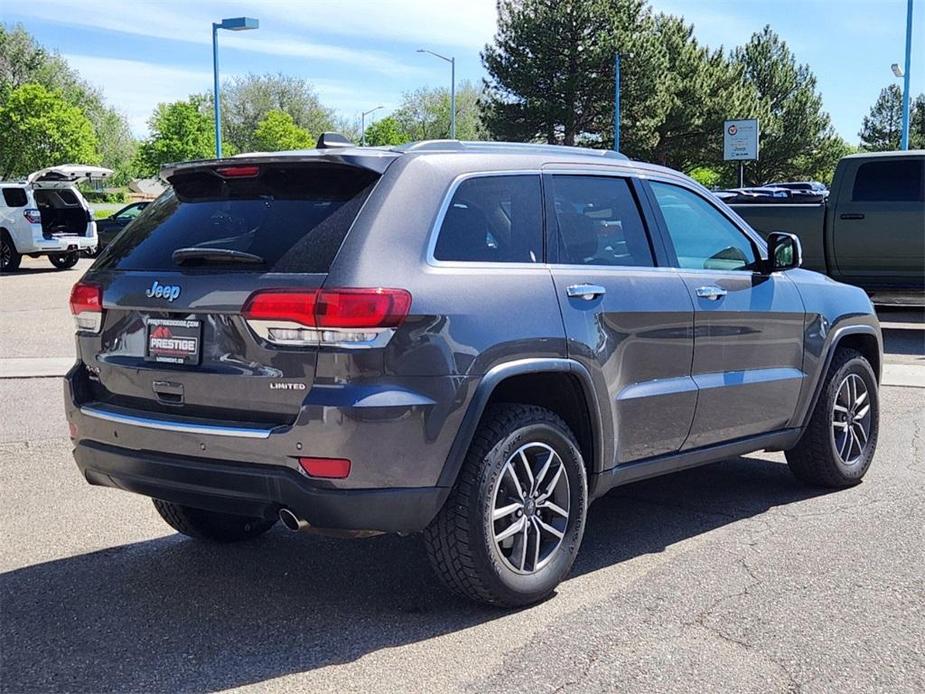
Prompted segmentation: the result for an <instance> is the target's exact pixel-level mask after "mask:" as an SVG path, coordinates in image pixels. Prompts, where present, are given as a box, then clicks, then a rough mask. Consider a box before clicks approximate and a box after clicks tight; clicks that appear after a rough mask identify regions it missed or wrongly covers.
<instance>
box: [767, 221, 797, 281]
mask: <svg viewBox="0 0 925 694" xmlns="http://www.w3.org/2000/svg"><path fill="white" fill-rule="evenodd" d="M802 264H803V248H802V247H801V246H800V239H798V238H797V237H796V236H794V235H793V234H788V233H787V232H784V231H772V232H771V233H770V234H768V260H767V269H768V272H769V273H771V272H779V271H781V270H791V269H793V268H797V267H800V265H802Z"/></svg>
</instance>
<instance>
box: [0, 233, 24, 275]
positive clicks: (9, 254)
mask: <svg viewBox="0 0 925 694" xmlns="http://www.w3.org/2000/svg"><path fill="white" fill-rule="evenodd" d="M21 262H22V255H20V253H19V252H18V251H17V250H16V246H15V245H14V244H13V239H12V238H10V235H9V234H8V233H7V232H6V229H4V230H3V231H0V272H15V271H16V270H18V269H19V264H20V263H21Z"/></svg>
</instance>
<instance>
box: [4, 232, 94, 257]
mask: <svg viewBox="0 0 925 694" xmlns="http://www.w3.org/2000/svg"><path fill="white" fill-rule="evenodd" d="M96 244H97V239H96V236H95V235H94V236H56V237H53V238H49V239H46V238H40V239H36V240H34V241H33V242H32V244H31V245H30V246H29V247H28V248H26V249H25V250H21V251H20V253H23V254H30V253H34V254H47V253H67V252H68V251H86V250H90V249H93V248H96Z"/></svg>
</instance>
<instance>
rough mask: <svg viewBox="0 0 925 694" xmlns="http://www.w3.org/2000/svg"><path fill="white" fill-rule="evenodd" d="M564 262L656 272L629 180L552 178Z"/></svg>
mask: <svg viewBox="0 0 925 694" xmlns="http://www.w3.org/2000/svg"><path fill="white" fill-rule="evenodd" d="M552 181H553V184H552V187H553V200H554V202H555V209H556V221H557V222H558V228H559V237H558V239H559V240H558V246H559V262H560V263H563V264H567V265H629V266H643V267H652V266H653V265H654V262H653V259H652V249H651V247H650V246H649V239H648V236H647V234H646V230H645V227H644V226H643V223H642V217H641V216H640V214H639V208H638V207H637V205H636V200H635V198H634V197H633V192H632V190H630V186H629V184H628V183H627V182H626V180H625V179H622V178H615V177H612V176H553V177H552Z"/></svg>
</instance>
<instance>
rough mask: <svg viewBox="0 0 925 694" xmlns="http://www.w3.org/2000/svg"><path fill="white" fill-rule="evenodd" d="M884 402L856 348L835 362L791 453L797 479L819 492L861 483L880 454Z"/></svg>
mask: <svg viewBox="0 0 925 694" xmlns="http://www.w3.org/2000/svg"><path fill="white" fill-rule="evenodd" d="M879 420H880V399H879V394H878V392H877V379H876V377H875V376H874V370H873V369H872V368H871V366H870V362H868V361H867V359H866V358H864V356H863V355H862V354H861V353H860V352H857V351H855V350H853V349H840V350H839V351H838V352H837V353H836V354H835V356H834V357H833V359H832V364H831V365H830V366H829V371H828V373H827V374H826V380H825V383H824V384H823V386H822V392H821V393H820V394H819V400H818V401H817V403H816V407H815V409H814V410H813V414H812V417H811V418H810V421H809V425H808V426H807V427H806V431H805V432H804V433H803V437H802V438H801V439H800V441H799V442H798V443H797V445H796V446H794V447H793V448H792V449H790V450H789V451H787V453H786V455H787V464H788V465H789V466H790V469H791V471H792V472H793V474H794V475H796V477H797V478H798V479H800V480H801V481H803V482H806V483H807V484H811V485H814V486H819V487H832V488H839V487H849V486H851V485H854V484H857V483H858V482H860V481H861V479H862V478H863V477H864V475H865V474H866V473H867V469H868V468H869V467H870V463H871V461H872V460H873V458H874V452H875V451H876V449H877V436H878V433H879Z"/></svg>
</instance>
